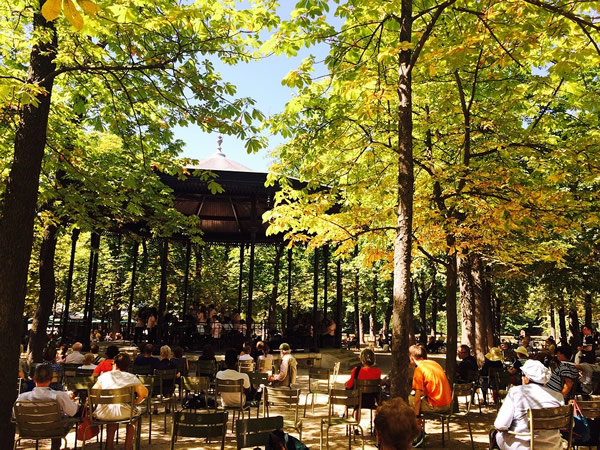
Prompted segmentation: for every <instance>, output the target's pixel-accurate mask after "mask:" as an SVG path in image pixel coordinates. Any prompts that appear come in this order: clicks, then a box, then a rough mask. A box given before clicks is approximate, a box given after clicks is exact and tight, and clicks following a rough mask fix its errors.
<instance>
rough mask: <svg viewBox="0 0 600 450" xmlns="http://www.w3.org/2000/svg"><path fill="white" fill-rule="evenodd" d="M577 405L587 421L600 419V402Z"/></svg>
mask: <svg viewBox="0 0 600 450" xmlns="http://www.w3.org/2000/svg"><path fill="white" fill-rule="evenodd" d="M577 404H578V405H579V409H581V413H582V414H583V415H584V417H585V418H586V419H597V418H598V417H600V401H578V402H577Z"/></svg>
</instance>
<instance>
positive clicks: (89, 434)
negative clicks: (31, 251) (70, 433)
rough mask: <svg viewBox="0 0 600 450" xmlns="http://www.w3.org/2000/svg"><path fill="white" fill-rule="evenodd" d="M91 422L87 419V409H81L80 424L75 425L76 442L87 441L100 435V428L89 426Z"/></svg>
mask: <svg viewBox="0 0 600 450" xmlns="http://www.w3.org/2000/svg"><path fill="white" fill-rule="evenodd" d="M90 423H92V421H91V420H90V418H89V417H88V409H87V408H85V407H84V408H83V412H82V413H81V422H79V425H77V433H76V438H77V440H78V441H87V440H88V439H91V438H93V437H95V436H98V433H100V427H98V425H93V426H90Z"/></svg>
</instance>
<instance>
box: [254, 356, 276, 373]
mask: <svg viewBox="0 0 600 450" xmlns="http://www.w3.org/2000/svg"><path fill="white" fill-rule="evenodd" d="M256 371H257V372H260V373H267V372H271V371H273V360H272V359H271V358H269V359H259V360H258V361H257V362H256Z"/></svg>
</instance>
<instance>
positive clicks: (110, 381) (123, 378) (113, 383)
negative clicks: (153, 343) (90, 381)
mask: <svg viewBox="0 0 600 450" xmlns="http://www.w3.org/2000/svg"><path fill="white" fill-rule="evenodd" d="M130 364H131V359H130V358H129V355H128V354H127V353H119V354H118V355H117V356H116V357H115V359H114V370H112V371H110V372H104V373H103V374H102V375H100V376H99V377H98V381H96V384H95V385H94V389H119V388H124V387H127V386H133V387H134V388H135V392H136V393H137V399H136V403H138V404H139V403H142V402H143V401H144V399H145V398H146V397H147V396H148V389H146V387H145V386H144V385H143V384H142V383H141V381H140V380H139V379H138V377H136V376H135V375H134V374H132V373H128V372H127V370H128V369H129V365H130ZM130 408H131V406H130V405H126V404H115V405H99V406H98V408H96V410H95V411H94V416H95V417H97V418H98V419H101V420H120V419H127V418H128V417H129V415H130V412H131V409H130ZM139 414H140V411H139V410H138V409H137V408H136V411H134V415H139ZM118 427H119V426H118V424H109V425H107V426H106V448H108V449H112V448H114V440H115V432H116V431H117V428H118ZM134 433H135V427H134V426H133V425H131V424H129V425H127V432H126V435H125V449H126V450H131V449H132V447H133V446H132V444H133V436H134Z"/></svg>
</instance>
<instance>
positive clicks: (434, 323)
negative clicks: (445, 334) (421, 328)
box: [430, 284, 438, 336]
mask: <svg viewBox="0 0 600 450" xmlns="http://www.w3.org/2000/svg"><path fill="white" fill-rule="evenodd" d="M437 315H438V297H437V295H436V291H435V284H434V287H433V292H432V295H431V322H430V325H431V328H430V333H431V334H432V335H433V336H437Z"/></svg>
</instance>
